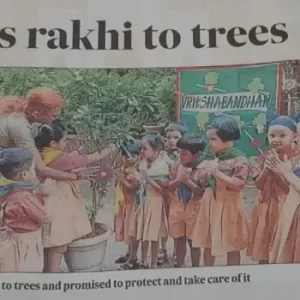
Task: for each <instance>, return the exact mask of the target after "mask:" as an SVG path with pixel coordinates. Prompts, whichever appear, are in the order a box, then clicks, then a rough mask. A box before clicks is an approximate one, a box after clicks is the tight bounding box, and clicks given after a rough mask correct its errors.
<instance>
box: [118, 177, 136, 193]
mask: <svg viewBox="0 0 300 300" xmlns="http://www.w3.org/2000/svg"><path fill="white" fill-rule="evenodd" d="M132 177H133V176H132ZM117 181H118V182H120V183H121V184H122V185H123V186H124V187H125V189H127V190H129V191H130V192H135V191H136V190H137V189H138V186H139V181H138V180H137V179H136V178H134V177H133V178H130V180H129V179H127V178H126V177H125V176H124V174H122V173H117Z"/></svg>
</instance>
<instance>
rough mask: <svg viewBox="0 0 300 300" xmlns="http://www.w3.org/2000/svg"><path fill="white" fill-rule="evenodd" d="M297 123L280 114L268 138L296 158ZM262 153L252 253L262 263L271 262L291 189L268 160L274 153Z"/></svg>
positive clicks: (278, 152)
mask: <svg viewBox="0 0 300 300" xmlns="http://www.w3.org/2000/svg"><path fill="white" fill-rule="evenodd" d="M296 130H297V124H296V122H295V121H294V120H293V119H292V118H290V117H287V116H278V117H276V118H275V119H274V120H272V121H271V122H270V123H269V126H268V141H269V144H270V147H271V150H272V151H273V153H274V154H275V155H278V156H279V158H280V159H283V158H284V156H286V157H287V158H288V159H292V158H294V157H295V156H296V155H297V154H298V150H297V149H295V148H294V147H293V143H294V140H295V136H296ZM272 151H268V152H267V153H264V154H262V155H260V156H259V157H258V159H257V162H256V164H255V165H254V166H253V170H252V176H253V179H254V180H255V185H256V187H257V189H258V191H259V193H258V198H257V201H256V203H255V205H254V207H253V210H252V216H251V227H250V244H249V249H248V255H249V256H250V257H251V259H252V260H254V261H258V262H259V263H260V264H267V263H269V251H270V247H271V242H272V239H273V237H274V234H275V230H276V228H277V225H278V220H279V215H280V213H281V209H282V204H283V203H284V201H285V199H286V196H287V194H288V192H289V184H288V183H287V182H286V180H284V179H283V178H282V176H281V175H280V174H276V173H275V172H273V171H272V170H271V169H270V167H269V164H268V160H269V159H271V158H272V157H273V156H274V154H272Z"/></svg>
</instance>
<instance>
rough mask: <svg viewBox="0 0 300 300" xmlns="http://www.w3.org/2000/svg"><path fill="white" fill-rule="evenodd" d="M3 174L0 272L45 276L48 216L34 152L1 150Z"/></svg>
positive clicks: (1, 186)
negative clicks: (44, 229)
mask: <svg viewBox="0 0 300 300" xmlns="http://www.w3.org/2000/svg"><path fill="white" fill-rule="evenodd" d="M0 173H1V174H2V177H1V178H0V202H1V214H2V217H1V230H0V272H1V273H6V272H42V271H43V245H42V226H43V224H45V223H46V222H47V213H46V209H45V207H44V199H43V195H42V194H40V193H38V192H37V178H36V173H35V162H34V158H33V155H32V153H31V151H30V150H27V149H21V148H7V149H4V150H1V151H0Z"/></svg>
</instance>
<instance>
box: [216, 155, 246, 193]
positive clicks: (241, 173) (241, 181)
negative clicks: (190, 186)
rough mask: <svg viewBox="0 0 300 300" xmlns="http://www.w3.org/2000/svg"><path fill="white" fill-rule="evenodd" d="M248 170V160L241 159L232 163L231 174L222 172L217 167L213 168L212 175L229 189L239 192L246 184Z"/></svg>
mask: <svg viewBox="0 0 300 300" xmlns="http://www.w3.org/2000/svg"><path fill="white" fill-rule="evenodd" d="M249 171H250V166H249V162H248V160H246V159H241V160H240V161H238V162H236V163H235V164H234V166H233V172H232V176H228V175H226V174H224V173H223V172H222V171H220V170H219V169H215V170H213V171H212V175H213V176H214V177H215V178H216V179H217V180H220V181H223V182H224V183H225V184H226V186H227V187H228V188H229V189H231V190H233V191H237V192H240V191H241V190H242V189H243V188H244V187H245V185H246V184H247V179H248V175H249Z"/></svg>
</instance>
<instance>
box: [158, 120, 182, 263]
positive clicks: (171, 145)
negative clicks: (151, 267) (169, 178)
mask: <svg viewBox="0 0 300 300" xmlns="http://www.w3.org/2000/svg"><path fill="white" fill-rule="evenodd" d="M186 133H187V128H186V126H185V125H184V124H183V123H181V122H172V123H170V124H169V125H168V126H167V127H166V128H165V136H166V140H167V144H166V146H167V149H166V151H163V152H162V153H163V158H164V159H165V160H166V162H167V163H169V164H170V165H172V164H174V163H176V162H178V161H179V154H178V151H177V147H176V144H177V142H178V141H179V140H180V139H181V138H182V137H183V136H184V135H185V134H186ZM170 199H171V197H168V196H167V197H166V199H165V207H166V214H167V217H168V215H169V206H170ZM167 241H168V237H166V238H162V239H161V249H160V250H159V253H158V258H157V265H158V266H160V265H162V264H164V263H167V262H168V253H167ZM173 260H174V264H175V265H176V240H175V239H174V248H173Z"/></svg>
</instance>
